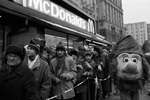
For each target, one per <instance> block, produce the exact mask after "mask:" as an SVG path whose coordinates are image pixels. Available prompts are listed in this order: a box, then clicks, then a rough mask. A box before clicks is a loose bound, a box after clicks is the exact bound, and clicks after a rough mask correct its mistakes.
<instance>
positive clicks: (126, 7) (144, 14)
mask: <svg viewBox="0 0 150 100" xmlns="http://www.w3.org/2000/svg"><path fill="white" fill-rule="evenodd" d="M122 4H123V11H124V24H126V23H134V22H141V21H145V22H147V23H150V0H122Z"/></svg>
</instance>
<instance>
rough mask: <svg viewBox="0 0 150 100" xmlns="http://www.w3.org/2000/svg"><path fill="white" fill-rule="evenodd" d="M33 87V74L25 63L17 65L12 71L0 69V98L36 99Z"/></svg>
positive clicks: (5, 99) (9, 99) (12, 99)
mask: <svg viewBox="0 0 150 100" xmlns="http://www.w3.org/2000/svg"><path fill="white" fill-rule="evenodd" d="M3 67H6V66H5V65H4V66H3ZM7 67H8V66H7ZM35 89H36V88H35V78H34V75H33V73H32V72H31V70H29V69H28V67H27V66H26V65H19V66H18V67H17V68H16V69H14V70H12V71H8V70H7V69H1V71H0V100H38V99H37V98H36V95H35V92H36V90H35Z"/></svg>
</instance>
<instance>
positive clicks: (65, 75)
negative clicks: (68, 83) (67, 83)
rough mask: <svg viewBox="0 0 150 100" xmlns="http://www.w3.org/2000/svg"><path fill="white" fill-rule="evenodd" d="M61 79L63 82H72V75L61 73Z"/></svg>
mask: <svg viewBox="0 0 150 100" xmlns="http://www.w3.org/2000/svg"><path fill="white" fill-rule="evenodd" d="M61 78H63V79H65V80H72V79H73V75H72V74H71V73H63V74H61Z"/></svg>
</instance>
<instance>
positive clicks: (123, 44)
mask: <svg viewBox="0 0 150 100" xmlns="http://www.w3.org/2000/svg"><path fill="white" fill-rule="evenodd" d="M121 53H136V54H139V55H143V52H142V49H141V47H140V45H139V44H138V43H137V41H136V40H135V39H134V38H133V37H132V36H131V35H128V36H126V37H124V38H123V39H121V40H120V41H118V42H117V43H116V45H115V46H114V48H113V50H112V54H113V57H116V56H118V55H119V54H121Z"/></svg>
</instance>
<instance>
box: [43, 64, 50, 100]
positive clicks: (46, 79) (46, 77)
mask: <svg viewBox="0 0 150 100" xmlns="http://www.w3.org/2000/svg"><path fill="white" fill-rule="evenodd" d="M42 67H43V77H42V82H41V90H40V94H41V98H42V100H45V99H46V98H48V97H49V93H50V88H51V78H50V75H51V73H50V69H49V66H48V64H47V63H44V64H43V66H42Z"/></svg>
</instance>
